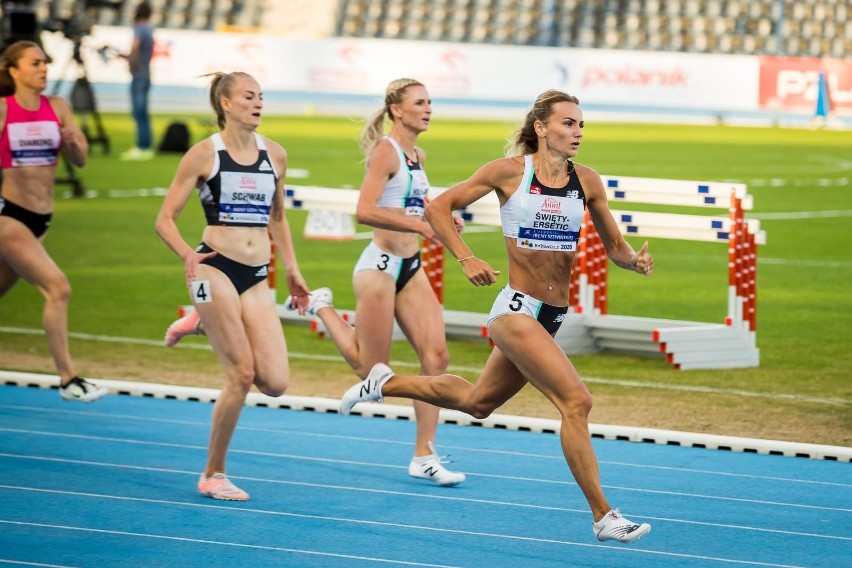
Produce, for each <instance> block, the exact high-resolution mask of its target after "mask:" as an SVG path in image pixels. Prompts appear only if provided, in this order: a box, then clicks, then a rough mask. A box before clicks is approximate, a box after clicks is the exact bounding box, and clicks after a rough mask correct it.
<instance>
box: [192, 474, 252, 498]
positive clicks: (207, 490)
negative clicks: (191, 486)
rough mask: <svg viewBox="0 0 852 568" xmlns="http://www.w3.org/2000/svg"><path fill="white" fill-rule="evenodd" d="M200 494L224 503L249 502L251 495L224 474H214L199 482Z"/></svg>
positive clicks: (202, 477)
mask: <svg viewBox="0 0 852 568" xmlns="http://www.w3.org/2000/svg"><path fill="white" fill-rule="evenodd" d="M198 492H199V493H201V494H202V495H207V496H208V497H213V498H214V499H221V500H222V501H248V499H249V495H248V493H246V492H245V491H243V490H242V489H240V488H239V487H237V486H236V485H234V484H233V483H231V480H229V479H228V478H227V477H225V474H224V473H214V474H213V475H211V476H210V477H206V478H205V477H204V474H201V479H199V480H198Z"/></svg>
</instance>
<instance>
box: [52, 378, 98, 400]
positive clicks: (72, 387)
mask: <svg viewBox="0 0 852 568" xmlns="http://www.w3.org/2000/svg"><path fill="white" fill-rule="evenodd" d="M108 392H109V391H108V390H107V389H106V388H104V387H99V386H98V385H96V384H94V383H90V382H89V381H87V380H86V379H82V378H80V377H74V378H73V379H71V381H70V382H69V383H68V384H67V385H65V386H61V385H60V386H59V396H61V397H62V398H63V399H65V400H76V401H79V402H93V401H95V400H98V399H99V398H101V397H102V396H103V395H105V394H107V393H108Z"/></svg>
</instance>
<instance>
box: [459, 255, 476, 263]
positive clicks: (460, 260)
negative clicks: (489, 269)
mask: <svg viewBox="0 0 852 568" xmlns="http://www.w3.org/2000/svg"><path fill="white" fill-rule="evenodd" d="M471 258H476V255H475V254H472V255H470V256H466V257H464V258H460V259H459V262H464V261H466V260H470V259H471Z"/></svg>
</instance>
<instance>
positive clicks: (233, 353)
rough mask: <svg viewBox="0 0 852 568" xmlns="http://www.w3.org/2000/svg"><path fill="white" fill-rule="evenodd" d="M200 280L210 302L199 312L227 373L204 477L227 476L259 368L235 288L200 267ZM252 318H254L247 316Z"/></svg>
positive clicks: (219, 274)
mask: <svg viewBox="0 0 852 568" xmlns="http://www.w3.org/2000/svg"><path fill="white" fill-rule="evenodd" d="M196 280H207V281H208V282H209V289H208V290H207V291H206V292H207V295H208V297H209V299H210V301H209V302H205V303H197V304H196V305H195V309H196V310H198V315H199V316H200V317H201V321H202V322H204V329H205V331H206V333H207V339H208V340H209V341H210V345H211V346H212V347H213V351H214V352H215V353H216V356H217V357H218V358H219V361H220V362H221V363H222V367H223V368H224V370H225V384H224V386H223V387H222V390H221V392H220V393H219V397H218V398H217V399H216V404H215V405H214V406H213V416H212V421H211V426H210V442H209V448H208V454H207V465H206V466H205V470H204V477H209V476H210V475H212V474H213V473H225V460H226V457H227V451H228V446H229V445H230V443H231V437H232V436H233V433H234V428H236V425H237V420H238V419H239V417H240V413H241V412H242V409H243V404H244V403H245V399H246V395H247V394H248V392H249V389H250V388H251V385H252V384H253V383H254V381H255V365H254V356H253V353H252V346H251V343H250V342H249V337H248V334H247V333H246V328H245V326H244V324H243V315H244V314H243V313H242V306H241V303H240V296H239V295H238V294H237V291H236V289H235V288H234V285H233V284H232V283H231V281H230V280H229V279H228V277H227V276H225V275H224V274H223V273H222V272H220V271H219V270H217V269H215V268H213V267H211V266H208V265H205V264H200V265H198V271H197V273H196ZM247 316H248V317H250V314H247Z"/></svg>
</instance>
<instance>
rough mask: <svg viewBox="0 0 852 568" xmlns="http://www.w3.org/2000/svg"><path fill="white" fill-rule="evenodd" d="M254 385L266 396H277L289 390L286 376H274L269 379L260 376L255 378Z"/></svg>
mask: <svg viewBox="0 0 852 568" xmlns="http://www.w3.org/2000/svg"><path fill="white" fill-rule="evenodd" d="M254 385H255V386H256V387H257V390H259V391H260V392H262V393H263V394H265V395H266V396H271V397H273V398H277V397H279V396H281V395H283V394H284V393H285V392H287V387H288V386H289V381H288V380H287V377H286V376H282V377H274V378H272V379H269V380H263V379H261V378H260V377H258V378H257V379H256V380H255V382H254Z"/></svg>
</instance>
